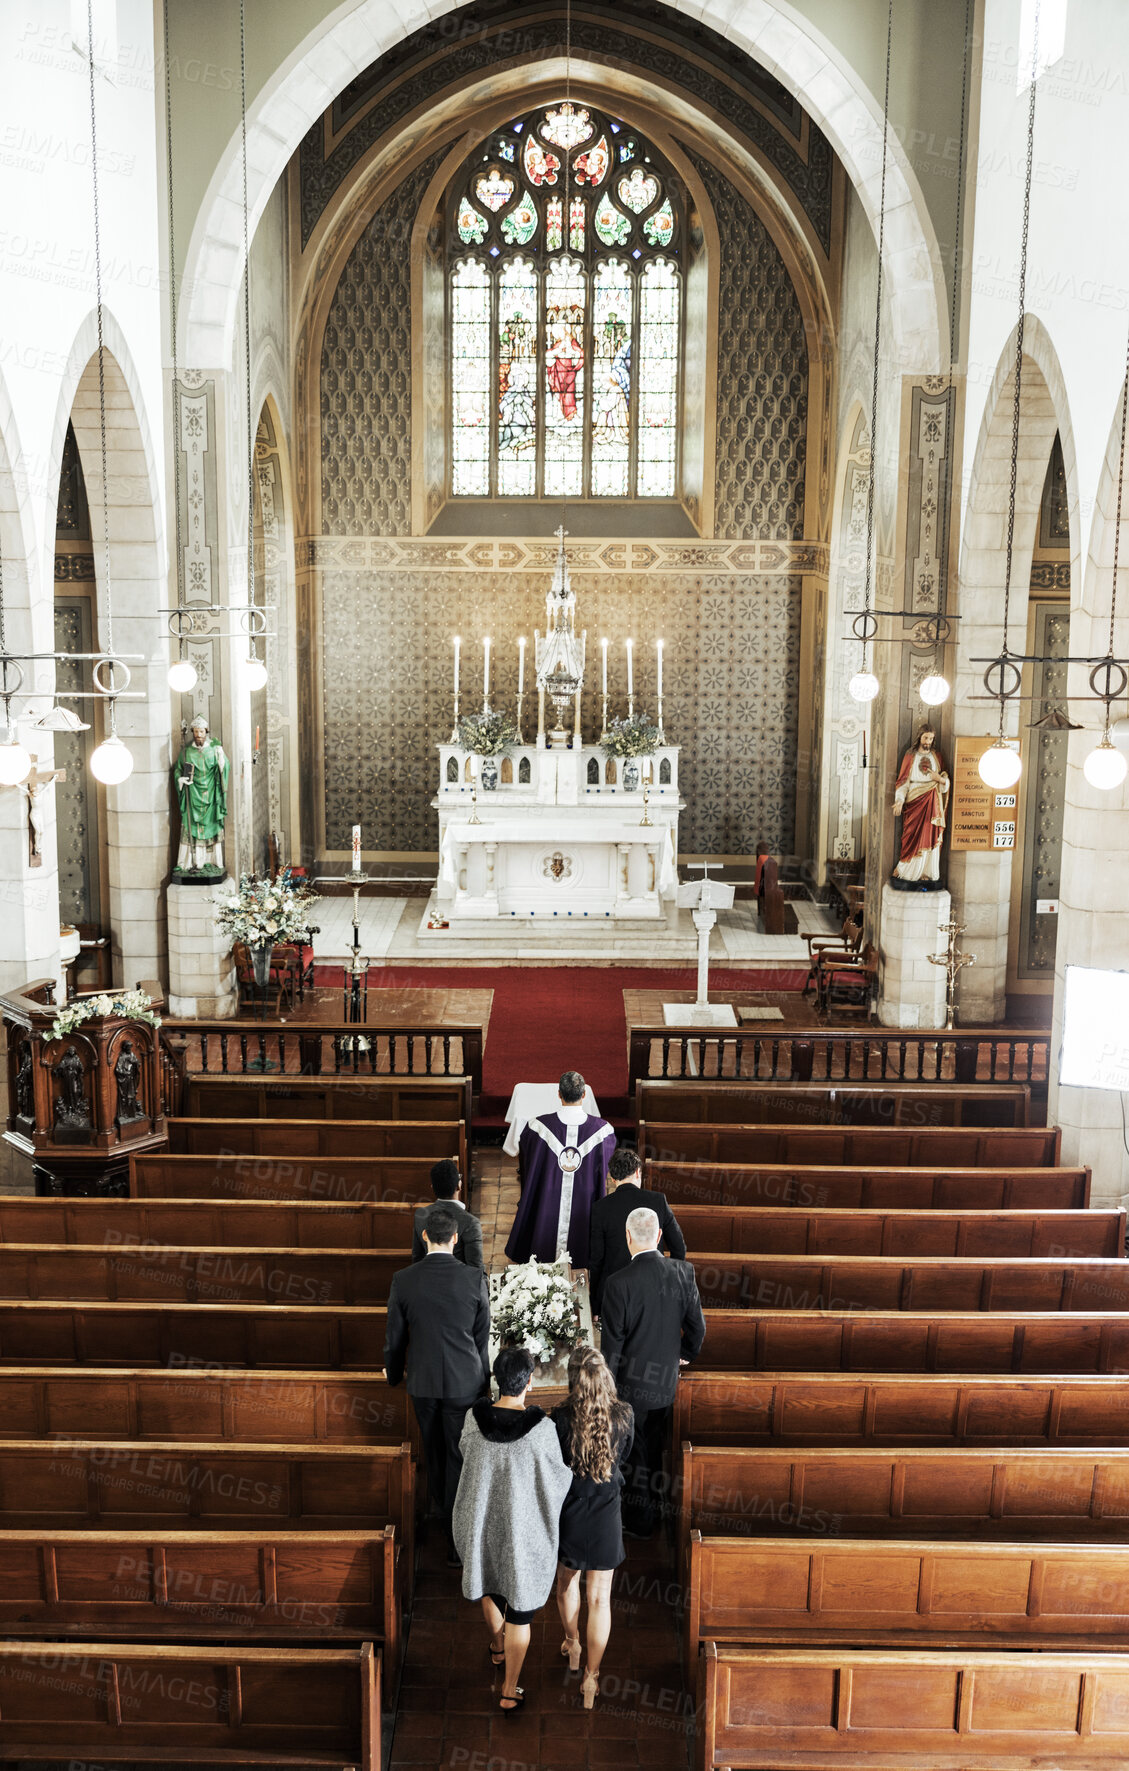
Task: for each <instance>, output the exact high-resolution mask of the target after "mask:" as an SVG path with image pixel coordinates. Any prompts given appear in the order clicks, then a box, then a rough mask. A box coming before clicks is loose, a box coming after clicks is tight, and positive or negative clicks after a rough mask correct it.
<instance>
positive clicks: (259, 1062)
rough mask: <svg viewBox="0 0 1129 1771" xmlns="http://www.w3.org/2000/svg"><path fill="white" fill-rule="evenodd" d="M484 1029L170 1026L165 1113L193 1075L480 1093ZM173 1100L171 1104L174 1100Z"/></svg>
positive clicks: (164, 1040)
mask: <svg viewBox="0 0 1129 1771" xmlns="http://www.w3.org/2000/svg"><path fill="white" fill-rule="evenodd" d="M482 1046H483V1037H482V1028H481V1027H429V1026H423V1027H403V1026H397V1027H381V1026H380V1025H379V1024H374V1023H373V1022H372V1021H369V1022H367V1023H365V1024H364V1025H361V1026H356V1027H354V1026H343V1025H342V1024H341V1022H340V1021H299V1022H293V1021H291V1022H283V1021H170V1020H166V1021H165V1022H164V1024H163V1026H162V1028H161V1047H162V1053H163V1058H162V1068H161V1074H162V1084H163V1086H165V1087H166V1088H167V1089H168V1092H169V1096H170V1105H169V1106H168V1109H167V1111H168V1112H169V1114H175V1113H176V1112H177V1111H178V1108H179V1104H180V1097H181V1095H182V1093H183V1087H184V1083H185V1081H186V1080H187V1078H188V1077H190V1076H203V1075H209V1076H249V1075H255V1074H257V1073H260V1072H264V1071H265V1072H267V1073H268V1074H275V1075H279V1076H341V1077H350V1076H469V1077H470V1079H471V1089H472V1091H473V1093H475V1094H478V1093H479V1092H480V1091H481V1089H482ZM173 1096H175V1097H176V1101H175V1104H173V1103H172V1099H171V1097H173Z"/></svg>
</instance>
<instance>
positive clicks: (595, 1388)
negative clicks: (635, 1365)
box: [568, 1347, 631, 1482]
mask: <svg viewBox="0 0 1129 1771" xmlns="http://www.w3.org/2000/svg"><path fill="white" fill-rule="evenodd" d="M568 1411H569V1458H568V1461H569V1464H570V1465H571V1467H572V1470H573V1472H574V1473H575V1474H576V1475H577V1476H587V1477H590V1478H591V1480H592V1481H593V1482H608V1481H610V1479H611V1475H612V1471H613V1470H614V1469H615V1463H616V1454H617V1452H618V1450H619V1447H620V1445H621V1444H622V1442H623V1439H624V1437H625V1435H626V1433H627V1429H628V1426H629V1424H630V1421H631V1409H630V1408H629V1407H628V1405H627V1403H626V1402H621V1401H620V1399H619V1396H618V1394H617V1391H616V1387H615V1379H614V1378H613V1376H612V1374H611V1372H610V1371H609V1370H608V1367H607V1363H606V1361H605V1359H604V1356H603V1354H602V1353H597V1352H596V1351H595V1349H594V1348H592V1347H574V1348H573V1349H572V1352H571V1353H570V1354H569V1360H568Z"/></svg>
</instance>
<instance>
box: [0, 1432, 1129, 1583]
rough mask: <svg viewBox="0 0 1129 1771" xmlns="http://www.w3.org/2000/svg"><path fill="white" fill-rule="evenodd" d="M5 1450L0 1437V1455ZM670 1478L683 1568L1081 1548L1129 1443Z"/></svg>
mask: <svg viewBox="0 0 1129 1771" xmlns="http://www.w3.org/2000/svg"><path fill="white" fill-rule="evenodd" d="M6 1450H7V1447H6V1446H4V1445H2V1444H0V1457H3V1455H4V1454H5V1452H6ZM679 1475H680V1486H679V1490H678V1493H679V1501H678V1518H679V1532H678V1541H679V1544H680V1548H681V1566H682V1567H683V1568H688V1566H689V1563H688V1557H689V1551H690V1533H691V1531H700V1532H701V1533H702V1535H703V1536H710V1537H758V1536H761V1537H781V1536H789V1535H795V1536H810V1537H818V1538H824V1537H828V1538H830V1537H886V1538H898V1537H918V1538H920V1537H943V1538H950V1539H974V1538H995V1539H997V1540H1000V1539H1005V1538H1017V1539H1031V1538H1034V1539H1043V1540H1059V1539H1063V1540H1066V1541H1070V1540H1076V1541H1078V1542H1080V1543H1082V1542H1102V1541H1113V1542H1119V1541H1120V1540H1121V1539H1123V1538H1124V1537H1125V1535H1126V1530H1127V1526H1129V1448H1127V1449H1124V1450H1121V1449H1109V1448H1107V1447H1102V1448H1101V1449H1100V1450H1094V1449H1088V1450H1084V1449H1078V1450H1064V1449H1062V1448H1061V1447H1059V1446H1054V1447H1050V1448H1044V1447H1036V1448H1034V1449H1032V1448H1031V1447H1023V1448H1018V1449H1012V1448H1007V1449H1005V1448H1001V1447H995V1448H993V1449H985V1448H982V1447H980V1446H959V1447H952V1446H947V1447H946V1448H945V1449H944V1450H932V1449H924V1448H920V1447H917V1446H908V1447H907V1446H898V1447H896V1448H893V1449H890V1450H876V1449H872V1448H871V1447H865V1448H864V1447H858V1446H846V1447H837V1448H833V1449H819V1450H808V1449H804V1448H802V1447H801V1448H794V1447H789V1448H788V1449H786V1450H781V1449H778V1448H777V1447H775V1446H772V1447H765V1448H761V1447H759V1446H756V1447H753V1446H744V1445H731V1446H713V1445H709V1446H699V1445H691V1444H688V1443H683V1446H682V1456H681V1465H680V1471H679Z"/></svg>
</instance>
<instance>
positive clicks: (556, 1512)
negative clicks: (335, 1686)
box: [452, 1347, 572, 1715]
mask: <svg viewBox="0 0 1129 1771" xmlns="http://www.w3.org/2000/svg"><path fill="white" fill-rule="evenodd" d="M493 1370H494V1376H495V1378H496V1380H497V1383H498V1400H497V1402H494V1403H491V1402H476V1403H475V1404H474V1406H473V1407H472V1408H471V1409H470V1411H469V1412H468V1414H467V1417H466V1423H465V1425H464V1427H463V1432H462V1438H461V1440H460V1441H459V1449H460V1450H461V1452H462V1457H463V1470H462V1475H461V1476H460V1477H459V1490H458V1493H457V1495H456V1496H455V1511H454V1517H453V1520H452V1525H453V1530H454V1537H455V1547H456V1549H457V1550H458V1553H459V1556H460V1557H461V1559H462V1564H463V1597H464V1598H467V1599H480V1600H481V1601H482V1614H483V1616H484V1617H485V1619H486V1625H487V1628H488V1629H489V1631H490V1659H491V1662H492V1663H493V1665H494V1666H497V1667H500V1666H504V1667H505V1669H506V1675H505V1683H504V1684H503V1686H502V1695H501V1698H500V1700H499V1704H498V1707H499V1709H501V1711H502V1713H503V1714H504V1715H516V1713H517V1711H518V1710H519V1709H520V1708H521V1706H522V1704H523V1703H524V1702H525V1693H524V1692H523V1691H522V1688H521V1686H520V1685H519V1684H518V1679H519V1677H520V1675H521V1669H522V1665H523V1663H524V1661H525V1656H526V1654H527V1652H528V1649H529V1626H530V1623H531V1622H532V1621H533V1615H534V1612H536V1611H539V1610H540V1609H541V1606H542V1605H544V1603H545V1601H546V1600H547V1599H548V1597H549V1594H550V1592H551V1591H552V1588H553V1577H554V1575H555V1574H556V1568H557V1544H558V1537H559V1523H560V1515H561V1506H562V1504H563V1502H564V1498H565V1495H566V1494H567V1493H568V1491H569V1488H570V1486H571V1483H572V1472H571V1471H570V1470H569V1468H568V1465H567V1464H566V1463H565V1461H564V1458H563V1457H562V1456H561V1449H560V1444H559V1442H558V1439H557V1433H556V1428H555V1427H554V1426H553V1423H552V1421H551V1420H550V1419H549V1417H548V1415H547V1414H545V1413H543V1412H542V1410H541V1409H540V1408H537V1407H532V1408H527V1407H526V1405H525V1404H526V1397H527V1396H528V1394H529V1388H530V1384H531V1383H532V1381H533V1360H532V1358H531V1357H530V1355H529V1354H528V1353H527V1352H526V1351H525V1349H524V1348H523V1347H506V1348H503V1350H502V1352H500V1353H499V1354H498V1357H497V1358H496V1359H495V1361H494V1367H493Z"/></svg>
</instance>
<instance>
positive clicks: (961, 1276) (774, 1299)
mask: <svg viewBox="0 0 1129 1771" xmlns="http://www.w3.org/2000/svg"><path fill="white" fill-rule="evenodd" d="M357 1258H360V1257H357ZM2 1266H3V1251H2V1250H0V1271H2ZM694 1271H695V1273H696V1275H697V1280H698V1288H699V1291H700V1292H701V1296H702V1302H703V1303H704V1304H710V1305H713V1306H715V1307H718V1308H723V1307H724V1308H730V1309H758V1308H759V1309H767V1310H932V1311H941V1310H1036V1311H1040V1310H1084V1311H1089V1312H1093V1311H1102V1310H1129V1261H1126V1260H1087V1259H1062V1258H1060V1259H1055V1260H1045V1259H1038V1260H1014V1259H1008V1258H1000V1259H998V1260H992V1261H986V1260H961V1259H958V1258H957V1257H955V1256H950V1257H942V1258H929V1257H925V1258H923V1259H920V1260H916V1259H904V1258H903V1259H884V1258H882V1257H880V1256H856V1255H826V1256H824V1255H736V1254H711V1255H706V1256H704V1257H703V1258H702V1259H701V1260H698V1261H696V1262H695V1263H694Z"/></svg>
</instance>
